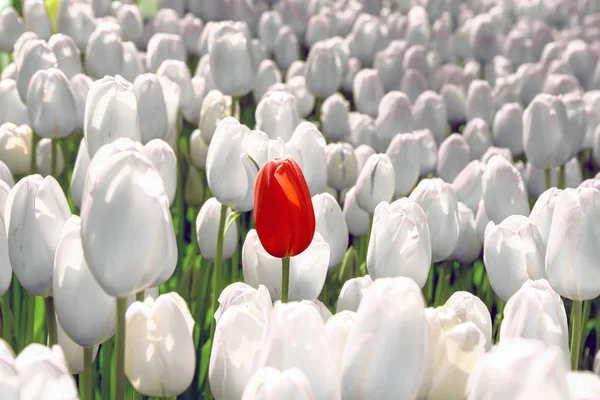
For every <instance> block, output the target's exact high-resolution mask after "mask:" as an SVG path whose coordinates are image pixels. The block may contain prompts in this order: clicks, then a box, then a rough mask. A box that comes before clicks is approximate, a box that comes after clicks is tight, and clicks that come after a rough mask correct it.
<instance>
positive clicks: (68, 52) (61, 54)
mask: <svg viewBox="0 0 600 400" xmlns="http://www.w3.org/2000/svg"><path fill="white" fill-rule="evenodd" d="M48 46H50V49H52V51H53V52H54V54H55V55H56V59H57V61H58V68H60V69H61V70H62V71H63V72H64V73H65V75H66V76H67V78H68V79H71V78H72V77H73V76H74V75H76V74H79V73H81V59H80V53H79V49H78V48H77V45H76V44H75V42H74V41H73V39H71V37H70V36H67V35H63V34H62V33H57V34H55V35H52V37H51V38H50V40H49V41H48Z"/></svg>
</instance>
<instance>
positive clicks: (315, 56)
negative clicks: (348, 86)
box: [304, 40, 345, 99]
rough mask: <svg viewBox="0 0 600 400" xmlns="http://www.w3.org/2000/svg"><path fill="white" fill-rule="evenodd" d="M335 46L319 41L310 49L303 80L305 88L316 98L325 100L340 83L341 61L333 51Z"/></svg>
mask: <svg viewBox="0 0 600 400" xmlns="http://www.w3.org/2000/svg"><path fill="white" fill-rule="evenodd" d="M334 46H335V44H334V43H333V42H332V41H329V40H321V41H318V42H317V43H315V45H314V46H311V47H310V51H309V52H308V58H307V59H306V67H305V69H304V78H305V79H306V87H307V88H308V90H309V91H310V92H311V93H312V94H313V95H314V96H315V97H317V98H320V99H325V98H327V97H329V96H331V95H332V94H334V93H335V92H336V91H337V90H338V88H339V87H340V85H341V83H342V71H343V68H344V67H345V66H342V61H341V59H340V58H339V57H338V55H337V53H336V51H335V50H334Z"/></svg>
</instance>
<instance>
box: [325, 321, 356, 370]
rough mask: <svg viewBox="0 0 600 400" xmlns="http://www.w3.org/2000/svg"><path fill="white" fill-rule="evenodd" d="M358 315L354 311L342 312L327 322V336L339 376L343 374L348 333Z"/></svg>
mask: <svg viewBox="0 0 600 400" xmlns="http://www.w3.org/2000/svg"><path fill="white" fill-rule="evenodd" d="M355 318H356V313H355V312H353V311H341V312H338V313H337V314H335V315H332V316H331V317H329V319H327V321H326V322H325V334H326V335H327V341H328V342H329V348H330V349H331V352H332V353H333V354H332V358H333V359H334V362H335V366H336V369H337V372H338V374H341V372H342V371H341V368H342V360H343V359H344V349H345V347H346V343H347V339H348V333H350V330H351V329H352V325H353V323H354V319H355Z"/></svg>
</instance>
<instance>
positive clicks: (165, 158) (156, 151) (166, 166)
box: [142, 139, 177, 204]
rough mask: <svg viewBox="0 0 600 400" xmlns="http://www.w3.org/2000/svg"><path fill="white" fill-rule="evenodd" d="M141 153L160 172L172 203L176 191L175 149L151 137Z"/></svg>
mask: <svg viewBox="0 0 600 400" xmlns="http://www.w3.org/2000/svg"><path fill="white" fill-rule="evenodd" d="M142 154H144V155H145V156H146V157H148V158H149V159H150V161H152V164H153V165H154V167H155V168H156V169H157V170H158V172H159V173H160V176H161V177H162V180H163V183H164V184H165V191H166V192H167V197H168V198H169V204H173V201H175V193H176V191H177V156H176V155H175V151H174V150H173V148H172V147H171V146H170V145H169V144H167V142H165V141H164V140H161V139H153V140H151V141H149V142H148V143H146V145H145V146H144V148H143V150H142Z"/></svg>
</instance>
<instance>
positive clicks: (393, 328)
mask: <svg viewBox="0 0 600 400" xmlns="http://www.w3.org/2000/svg"><path fill="white" fill-rule="evenodd" d="M424 309H425V306H424V302H423V295H422V294H421V290H420V289H419V286H418V285H417V284H416V283H415V282H414V281H413V280H412V279H410V278H404V277H398V278H382V279H377V280H376V281H375V282H374V283H373V285H372V286H371V287H370V288H369V289H368V290H367V291H366V292H365V295H364V297H363V299H362V301H361V305H360V307H359V310H358V312H357V315H356V318H355V320H354V324H353V325H352V328H351V329H350V333H349V334H348V339H347V342H346V348H345V350H344V356H343V360H342V373H341V384H342V396H343V398H344V399H368V398H371V396H372V395H373V393H378V396H380V397H381V398H386V397H394V396H400V397H401V398H416V396H417V393H418V391H419V385H420V383H421V380H422V379H423V377H424V375H425V367H426V365H425V360H426V355H427V324H426V322H425V318H424V317H423V312H424ZM384 310H385V312H384ZM383 349H385V351H383ZM393 354H405V355H406V358H405V357H395V356H392V355H393ZM408 360H410V362H409V361H408ZM366 365H370V366H371V367H370V368H371V370H370V373H368V374H365V370H364V368H365V366H366Z"/></svg>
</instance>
